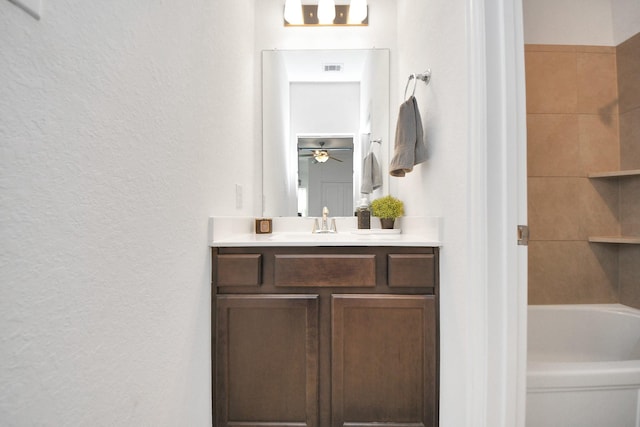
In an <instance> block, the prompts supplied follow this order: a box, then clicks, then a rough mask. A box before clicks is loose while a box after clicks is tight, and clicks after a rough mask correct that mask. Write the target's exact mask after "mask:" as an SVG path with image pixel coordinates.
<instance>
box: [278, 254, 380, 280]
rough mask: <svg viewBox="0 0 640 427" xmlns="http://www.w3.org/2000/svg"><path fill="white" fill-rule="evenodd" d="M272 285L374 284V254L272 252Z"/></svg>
mask: <svg viewBox="0 0 640 427" xmlns="http://www.w3.org/2000/svg"><path fill="white" fill-rule="evenodd" d="M274 282H275V285H276V286H314V287H319V286H320V287H322V286H327V287H332V286H335V287H340V286H343V287H375V285H376V256H375V255H370V254H359V255H329V254H318V255H276V256H275V272H274Z"/></svg>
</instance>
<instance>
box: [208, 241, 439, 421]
mask: <svg viewBox="0 0 640 427" xmlns="http://www.w3.org/2000/svg"><path fill="white" fill-rule="evenodd" d="M309 234H310V233H309ZM247 238H249V239H253V238H252V237H250V236H249V237H247ZM348 240H349V236H346V235H343V237H342V238H341V239H338V240H335V241H326V240H324V241H323V240H313V239H312V238H308V236H307V237H305V239H304V240H295V239H285V238H275V239H274V238H273V236H267V237H258V238H257V239H256V240H255V241H254V242H253V244H247V242H246V241H244V240H243V238H237V239H226V241H222V242H215V239H214V242H212V299H213V301H212V303H213V308H212V334H213V351H212V358H213V364H212V366H213V419H214V425H216V426H233V425H251V426H330V425H331V426H344V425H357V426H367V425H371V426H373V425H376V426H378V425H393V426H437V425H438V375H439V374H438V355H439V348H438V346H439V344H438V330H439V328H438V323H439V322H438V296H439V292H438V285H439V281H438V255H439V249H438V247H437V246H434V245H413V243H415V242H414V241H413V239H411V238H408V237H407V235H405V236H403V237H397V238H396V239H395V240H394V239H388V240H384V241H382V242H380V241H376V240H375V239H370V241H368V242H367V241H363V240H359V239H353V238H352V241H351V242H349V241H348ZM350 243H351V244H350ZM380 243H382V244H380Z"/></svg>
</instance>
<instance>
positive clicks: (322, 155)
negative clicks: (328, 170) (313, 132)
mask: <svg viewBox="0 0 640 427" xmlns="http://www.w3.org/2000/svg"><path fill="white" fill-rule="evenodd" d="M299 150H305V149H304V148H302V149H299ZM306 150H311V149H310V148H307V149H306ZM299 156H300V157H313V162H314V163H325V162H327V161H328V160H329V159H331V160H335V161H337V162H342V160H340V159H338V158H337V157H333V156H332V155H331V154H329V150H328V149H327V150H325V149H324V141H320V148H319V149H314V150H313V152H311V153H309V154H300V155H299Z"/></svg>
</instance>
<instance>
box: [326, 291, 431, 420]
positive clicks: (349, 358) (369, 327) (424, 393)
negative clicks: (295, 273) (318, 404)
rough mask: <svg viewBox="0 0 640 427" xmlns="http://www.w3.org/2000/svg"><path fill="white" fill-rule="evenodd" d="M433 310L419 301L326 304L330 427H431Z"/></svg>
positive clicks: (397, 298) (361, 299)
mask: <svg viewBox="0 0 640 427" xmlns="http://www.w3.org/2000/svg"><path fill="white" fill-rule="evenodd" d="M436 344H437V336H436V304H435V298H434V297H433V296H422V295H368V296H367V295H334V296H333V297H332V348H331V352H332V356H331V357H332V365H331V369H332V374H331V393H332V395H331V402H332V425H333V426H335V427H337V426H340V427H341V426H345V425H348V426H369V425H371V426H377V427H379V426H381V425H382V426H384V425H393V426H394V427H398V426H429V427H433V426H436V425H437V388H438V387H437V378H436V372H437V371H436V369H437V366H436V365H437V356H438V355H437V353H436V351H437V350H436V349H437V347H436Z"/></svg>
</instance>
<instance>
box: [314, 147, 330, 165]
mask: <svg viewBox="0 0 640 427" xmlns="http://www.w3.org/2000/svg"><path fill="white" fill-rule="evenodd" d="M313 158H314V159H316V161H318V162H320V163H325V162H326V161H327V160H329V153H328V152H327V151H325V150H320V151H316V152H315V154H314V155H313Z"/></svg>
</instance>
